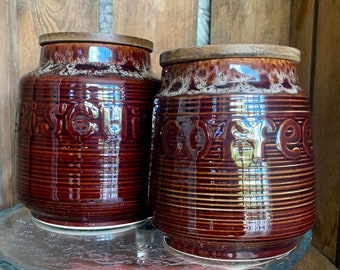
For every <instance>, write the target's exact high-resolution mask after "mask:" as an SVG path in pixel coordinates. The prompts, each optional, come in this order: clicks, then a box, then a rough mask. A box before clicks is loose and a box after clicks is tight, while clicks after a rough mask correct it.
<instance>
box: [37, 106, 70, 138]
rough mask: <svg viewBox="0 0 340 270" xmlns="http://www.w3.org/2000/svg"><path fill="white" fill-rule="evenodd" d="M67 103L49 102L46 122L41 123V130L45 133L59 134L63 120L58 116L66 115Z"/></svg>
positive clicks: (45, 113)
mask: <svg viewBox="0 0 340 270" xmlns="http://www.w3.org/2000/svg"><path fill="white" fill-rule="evenodd" d="M66 108H67V105H66V104H63V103H62V104H57V103H49V104H47V105H46V107H45V110H44V116H45V118H44V119H45V122H44V123H42V124H41V132H42V133H43V134H45V135H54V136H55V135H58V134H60V132H61V130H62V127H63V120H62V119H59V118H58V117H57V116H62V115H64V113H65V111H66Z"/></svg>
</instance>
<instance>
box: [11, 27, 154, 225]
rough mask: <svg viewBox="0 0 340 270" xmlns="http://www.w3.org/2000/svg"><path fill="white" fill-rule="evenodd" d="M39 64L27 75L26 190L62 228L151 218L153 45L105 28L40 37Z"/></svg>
mask: <svg viewBox="0 0 340 270" xmlns="http://www.w3.org/2000/svg"><path fill="white" fill-rule="evenodd" d="M40 44H41V46H42V49H41V61H40V67H39V68H38V69H36V70H34V71H33V72H31V73H29V74H27V75H26V76H24V77H23V78H22V79H21V82H20V91H21V97H20V104H19V107H18V123H17V185H18V193H19V198H20V200H22V201H23V202H24V203H25V205H26V206H27V207H28V208H30V209H31V212H32V214H33V216H34V217H36V218H37V219H39V220H41V221H44V222H48V223H51V224H52V225H58V226H59V225H60V226H75V227H88V228H90V227H102V226H115V225H120V224H125V223H130V222H134V221H138V220H141V219H143V218H145V217H146V209H145V207H146V205H145V202H146V196H147V178H148V160H149V159H148V157H149V148H150V146H149V145H150V139H149V138H150V129H151V113H152V104H153V97H154V94H155V93H156V92H157V90H158V87H159V82H158V81H157V80H156V79H154V78H153V75H152V73H151V71H150V51H151V50H152V43H151V42H149V41H147V40H142V39H138V38H134V37H126V36H120V35H114V34H97V33H52V34H47V35H43V36H41V37H40Z"/></svg>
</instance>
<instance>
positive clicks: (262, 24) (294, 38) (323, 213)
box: [0, 0, 340, 262]
mask: <svg viewBox="0 0 340 270" xmlns="http://www.w3.org/2000/svg"><path fill="white" fill-rule="evenodd" d="M0 1H1V4H2V5H1V7H2V9H1V10H0V15H1V16H2V20H1V25H0V31H1V33H2V35H3V38H1V39H0V95H1V99H0V209H2V208H5V207H9V206H11V205H13V203H15V189H14V185H13V183H14V177H13V171H14V170H13V164H14V157H13V153H14V147H13V145H14V140H13V138H14V123H15V121H14V118H15V107H16V95H17V88H16V84H17V81H18V75H17V74H19V76H22V75H23V74H25V73H27V72H28V71H30V70H32V69H34V68H35V67H37V65H38V61H39V50H40V47H39V44H38V36H39V35H40V34H43V33H46V32H53V31H99V30H100V31H107V30H108V32H110V31H112V32H115V33H119V34H125V35H134V36H139V37H143V38H147V39H150V40H151V41H153V42H154V53H153V54H152V65H153V70H154V72H155V73H156V75H157V76H158V77H159V76H160V73H161V68H160V66H159V64H158V61H159V54H160V53H161V52H163V51H165V50H169V49H174V48H178V47H187V46H194V45H196V40H197V35H198V32H197V20H198V19H199V18H198V15H197V14H198V7H199V5H200V3H201V1H204V0H186V1H182V0H171V1H168V0H133V1H127V0H77V1H69V0H53V1H41V0H16V1H12V0H0ZM206 2H209V3H210V8H211V16H210V22H209V23H210V26H211V27H210V35H209V37H208V39H207V40H208V41H209V40H210V43H212V44H218V43H273V44H282V45H291V46H294V47H297V48H299V49H300V50H301V52H302V60H301V63H300V65H299V74H300V84H301V86H302V87H303V88H304V89H305V91H306V93H307V94H309V95H310V98H311V100H312V101H313V110H314V111H313V114H314V118H313V125H314V144H315V154H316V161H317V181H318V184H317V186H318V206H317V209H318V215H317V216H318V217H317V220H316V224H315V227H314V228H313V231H314V244H315V245H316V246H317V248H318V249H319V250H320V251H322V252H323V253H324V254H325V255H326V256H327V257H328V258H329V259H330V260H331V261H332V262H335V260H336V254H337V251H336V245H337V233H338V228H339V205H340V198H339V197H340V196H339V194H340V166H339V165H338V164H340V141H339V139H338V134H339V133H340V122H339V115H340V109H339V108H340V106H339V103H340V82H339V78H340V76H339V75H338V72H339V70H340V63H339V61H340V55H339V44H340V41H339V33H340V30H339V25H340V1H339V0H275V1H274V0H252V1H249V0H212V1H209V0H206ZM103 3H106V5H107V8H106V7H105V6H104V7H103ZM99 12H102V17H103V18H101V20H99V19H100V18H99V15H98V13H99ZM105 12H106V13H105ZM104 13H105V16H103V14H104ZM102 19H103V20H102ZM105 29H106V30H105ZM208 34H209V33H208ZM16 60H17V61H16Z"/></svg>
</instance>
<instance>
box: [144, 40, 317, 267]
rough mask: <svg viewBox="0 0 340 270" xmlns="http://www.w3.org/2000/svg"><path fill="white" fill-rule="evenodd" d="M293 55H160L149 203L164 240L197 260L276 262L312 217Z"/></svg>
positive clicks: (251, 51) (304, 121) (280, 51)
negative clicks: (273, 259) (200, 257)
mask: <svg viewBox="0 0 340 270" xmlns="http://www.w3.org/2000/svg"><path fill="white" fill-rule="evenodd" d="M298 61H299V52H298V51H297V50H295V49H293V48H289V47H282V46H269V45H267V46H266V45H225V46H203V47H198V48H197V47H196V48H188V49H178V50H176V51H169V52H165V53H163V55H162V56H161V64H162V65H163V73H162V85H161V90H160V92H159V93H158V94H157V96H156V99H155V105H154V106H155V107H154V120H153V121H154V124H153V125H154V130H153V143H152V160H151V162H152V163H151V172H150V183H151V189H150V202H151V204H153V205H154V207H155V213H154V223H155V225H156V227H157V228H159V229H160V230H161V231H163V232H164V233H165V234H166V235H167V243H168V244H169V245H170V246H172V247H173V248H175V249H178V250H180V251H183V252H186V253H190V254H193V255H198V256H203V257H209V258H218V259H236V260H247V259H260V258H267V257H273V256H278V255H281V254H283V253H285V252H287V251H289V250H290V249H292V248H293V247H294V246H295V244H296V239H297V238H298V237H299V236H300V235H302V234H304V233H305V232H306V231H308V230H309V229H310V228H311V226H312V225H313V222H314V218H315V181H314V162H313V146H312V134H311V124H310V109H309V101H308V98H307V96H306V95H305V94H304V93H303V91H302V89H301V88H300V87H299V86H298V81H297V66H296V64H297V62H298Z"/></svg>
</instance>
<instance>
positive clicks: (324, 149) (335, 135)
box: [313, 0, 340, 262]
mask: <svg viewBox="0 0 340 270" xmlns="http://www.w3.org/2000/svg"><path fill="white" fill-rule="evenodd" d="M318 10H319V13H318V14H319V15H318V27H317V43H316V61H315V65H316V66H315V85H314V98H313V99H314V109H313V126H314V146H315V156H316V168H317V170H316V178H317V193H318V197H317V201H318V203H317V213H318V214H317V220H316V224H315V227H314V230H313V231H314V244H315V246H316V247H317V248H318V249H319V250H320V251H321V252H322V253H323V254H325V255H326V256H327V257H328V258H329V259H330V260H331V261H332V262H335V258H336V246H337V243H336V242H337V233H338V227H339V205H340V195H339V194H340V165H339V164H340V139H339V134H340V106H339V104H340V76H339V70H340V51H339V44H340V31H339V25H340V1H338V0H322V1H319V8H318Z"/></svg>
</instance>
